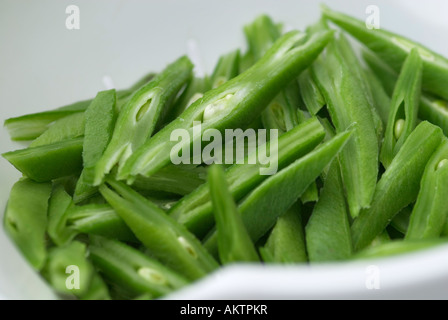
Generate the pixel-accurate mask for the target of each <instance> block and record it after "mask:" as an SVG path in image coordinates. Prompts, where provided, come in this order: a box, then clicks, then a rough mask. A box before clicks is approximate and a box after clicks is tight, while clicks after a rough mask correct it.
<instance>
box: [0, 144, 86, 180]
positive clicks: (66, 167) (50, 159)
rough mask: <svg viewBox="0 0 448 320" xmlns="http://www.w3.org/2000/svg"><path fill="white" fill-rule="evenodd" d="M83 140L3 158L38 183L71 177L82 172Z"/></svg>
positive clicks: (15, 153)
mask: <svg viewBox="0 0 448 320" xmlns="http://www.w3.org/2000/svg"><path fill="white" fill-rule="evenodd" d="M82 148H83V138H76V139H72V140H65V141H61V142H57V143H53V144H48V145H43V146H39V147H33V148H26V149H22V150H17V151H11V152H7V153H4V154H3V155H2V156H3V157H4V158H5V159H6V160H8V161H9V162H10V163H11V164H12V165H14V167H16V168H17V170H19V171H20V172H22V173H23V174H24V175H25V176H27V177H29V178H30V179H32V180H34V181H37V182H47V181H50V180H53V179H57V178H61V177H66V176H70V175H72V174H76V173H79V172H81V170H82Z"/></svg>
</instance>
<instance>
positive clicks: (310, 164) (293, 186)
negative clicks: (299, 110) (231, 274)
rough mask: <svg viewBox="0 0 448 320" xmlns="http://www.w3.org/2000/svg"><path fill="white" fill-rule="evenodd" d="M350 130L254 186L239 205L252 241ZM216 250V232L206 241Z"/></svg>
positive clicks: (301, 189) (342, 143)
mask: <svg viewBox="0 0 448 320" xmlns="http://www.w3.org/2000/svg"><path fill="white" fill-rule="evenodd" d="M351 135H352V131H346V132H343V133H340V134H338V135H336V136H335V137H334V138H333V139H331V140H330V141H328V142H325V143H324V144H322V145H321V146H320V147H319V148H317V149H316V150H313V151H311V152H310V153H309V154H307V155H305V156H303V157H302V158H300V159H298V160H296V161H295V162H293V163H292V164H290V165H289V166H288V167H286V168H284V169H283V170H281V171H279V172H278V173H277V174H275V175H273V176H271V177H269V178H268V179H267V180H265V181H264V182H263V183H261V184H260V185H259V186H258V187H256V188H255V189H254V190H253V191H252V192H251V193H249V194H248V196H247V197H246V198H245V199H244V200H243V201H242V202H241V204H240V205H239V207H238V208H239V209H238V210H239V211H240V213H241V216H242V218H243V221H244V224H245V226H246V228H247V231H248V232H249V234H250V236H251V238H252V240H253V241H254V242H256V241H258V240H259V239H260V238H261V237H262V236H263V235H265V234H266V233H267V232H268V231H269V230H270V229H271V228H272V227H273V226H274V224H275V222H276V221H277V218H278V217H279V216H281V215H282V214H284V213H285V212H286V211H287V210H288V208H289V207H291V206H292V205H293V204H294V203H295V202H296V201H297V200H298V199H299V197H300V196H301V195H302V193H303V192H304V191H305V190H306V189H307V188H308V187H309V185H310V184H311V183H312V182H313V181H315V180H316V178H317V177H318V176H319V175H320V174H321V173H322V171H323V170H324V168H325V167H326V166H328V165H329V164H330V163H331V161H332V160H333V159H334V158H335V157H336V156H337V155H338V153H339V152H340V151H341V150H342V149H343V148H344V146H345V145H346V144H347V143H348V140H349V138H350V136H351ZM205 246H206V248H207V249H208V250H209V251H210V252H211V253H213V254H215V253H216V233H213V234H212V235H211V236H210V237H209V239H207V241H206V242H205Z"/></svg>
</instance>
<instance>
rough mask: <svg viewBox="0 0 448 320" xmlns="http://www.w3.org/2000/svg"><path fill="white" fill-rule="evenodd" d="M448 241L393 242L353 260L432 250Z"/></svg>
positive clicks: (370, 249) (356, 255) (359, 255)
mask: <svg viewBox="0 0 448 320" xmlns="http://www.w3.org/2000/svg"><path fill="white" fill-rule="evenodd" d="M446 243H447V242H446V239H431V240H412V241H403V240H392V241H390V242H386V243H384V244H381V245H378V246H374V247H370V248H366V249H364V250H362V251H360V252H358V253H356V254H355V255H354V256H353V259H363V260H365V259H378V258H383V257H391V256H397V255H401V254H407V253H413V252H418V251H422V250H427V249H431V248H434V247H437V246H440V245H446Z"/></svg>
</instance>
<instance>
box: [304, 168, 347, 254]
mask: <svg viewBox="0 0 448 320" xmlns="http://www.w3.org/2000/svg"><path fill="white" fill-rule="evenodd" d="M349 215H350V214H349V212H348V207H347V203H346V200H345V195H344V185H343V182H342V177H341V173H340V165H339V162H338V161H337V160H334V161H333V163H332V164H331V166H330V168H329V170H328V173H327V174H326V177H325V180H324V186H323V188H322V190H321V194H320V196H319V201H318V202H317V203H316V205H315V206H314V210H313V213H312V214H311V217H310V218H309V220H308V223H307V225H306V229H305V231H306V245H307V251H308V256H309V259H310V262H320V261H336V260H344V259H347V258H349V257H350V256H351V254H352V251H353V245H352V237H351V231H350V223H349Z"/></svg>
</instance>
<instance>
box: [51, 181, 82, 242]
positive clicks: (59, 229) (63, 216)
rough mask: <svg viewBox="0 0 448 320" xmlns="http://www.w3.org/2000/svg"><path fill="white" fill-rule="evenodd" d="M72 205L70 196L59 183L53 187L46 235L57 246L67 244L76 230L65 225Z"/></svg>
mask: <svg viewBox="0 0 448 320" xmlns="http://www.w3.org/2000/svg"><path fill="white" fill-rule="evenodd" d="M71 206H73V199H72V197H71V196H70V195H69V194H68V193H67V192H66V191H65V188H64V186H63V185H61V184H56V185H55V186H54V187H53V193H52V195H51V198H50V201H49V208H48V229H47V232H48V235H49V236H50V238H51V240H52V241H53V242H54V243H55V244H56V245H58V246H63V245H65V244H68V243H69V242H70V241H71V240H72V239H73V238H74V237H75V236H76V234H77V232H76V231H75V230H73V229H71V228H69V227H68V226H67V219H68V213H69V208H70V207H71Z"/></svg>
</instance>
